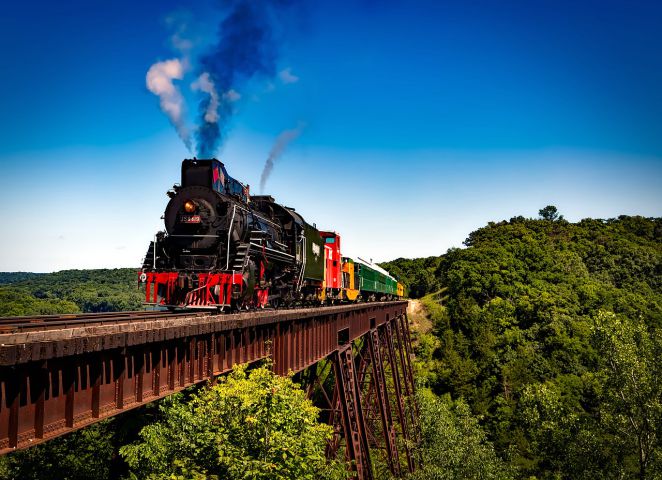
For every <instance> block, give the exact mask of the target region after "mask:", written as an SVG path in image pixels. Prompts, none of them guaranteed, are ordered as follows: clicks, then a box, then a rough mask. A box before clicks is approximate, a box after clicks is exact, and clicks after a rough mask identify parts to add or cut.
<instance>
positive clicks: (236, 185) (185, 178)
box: [182, 158, 250, 202]
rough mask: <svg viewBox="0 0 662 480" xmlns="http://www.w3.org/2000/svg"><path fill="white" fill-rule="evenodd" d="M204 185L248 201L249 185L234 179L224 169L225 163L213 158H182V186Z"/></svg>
mask: <svg viewBox="0 0 662 480" xmlns="http://www.w3.org/2000/svg"><path fill="white" fill-rule="evenodd" d="M193 186H195V187H206V188H211V189H212V190H215V191H217V192H218V193H222V194H224V195H232V196H235V197H237V198H239V199H240V200H241V201H243V202H248V201H249V188H250V187H249V186H248V185H244V184H242V183H241V182H239V181H237V180H235V179H234V178H232V177H231V176H230V175H228V171H227V170H226V169H225V165H223V163H222V162H221V161H219V160H217V159H215V158H212V159H211V160H198V159H196V158H194V159H192V160H184V161H183V162H182V187H183V188H186V187H193Z"/></svg>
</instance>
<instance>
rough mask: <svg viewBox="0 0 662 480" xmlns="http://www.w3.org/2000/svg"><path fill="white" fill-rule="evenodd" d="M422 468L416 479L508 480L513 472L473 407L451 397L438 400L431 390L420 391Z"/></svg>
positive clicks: (413, 478)
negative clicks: (473, 479) (470, 479)
mask: <svg viewBox="0 0 662 480" xmlns="http://www.w3.org/2000/svg"><path fill="white" fill-rule="evenodd" d="M417 397H418V404H419V405H420V423H421V441H422V445H421V446H420V449H421V452H422V467H421V468H420V469H419V470H418V471H417V472H416V473H415V474H414V475H412V477H411V478H412V480H454V479H458V478H464V479H467V478H480V479H484V480H508V479H511V478H513V472H512V471H511V468H510V467H509V466H508V464H507V463H506V462H504V461H503V460H502V459H501V458H499V457H498V456H497V455H496V453H495V451H494V447H493V445H492V444H491V443H490V442H489V441H488V440H487V435H486V433H485V431H484V430H483V429H482V428H481V427H480V425H479V424H478V420H477V418H476V417H475V416H474V415H473V414H472V413H471V410H470V409H469V406H468V405H467V404H466V403H465V402H464V401H463V400H462V399H460V400H457V401H452V400H451V399H450V396H449V395H445V396H443V397H437V396H436V395H435V394H434V393H432V392H431V391H430V390H428V389H421V390H420V391H419V392H418V395H417Z"/></svg>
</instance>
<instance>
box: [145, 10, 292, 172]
mask: <svg viewBox="0 0 662 480" xmlns="http://www.w3.org/2000/svg"><path fill="white" fill-rule="evenodd" d="M298 1H299V0H226V1H224V2H223V4H224V5H225V6H224V9H225V11H224V17H223V19H222V21H221V22H220V25H219V26H218V36H217V39H216V42H215V44H214V45H213V46H212V47H211V48H210V49H208V50H207V51H206V53H205V54H204V55H202V56H200V57H199V58H198V59H197V60H195V61H194V60H193V59H192V58H191V53H192V51H193V50H194V49H195V47H196V45H195V44H196V42H195V41H194V40H192V39H190V38H189V36H188V33H189V30H190V29H189V23H190V21H191V19H190V17H189V16H188V15H187V14H182V13H181V12H180V13H178V14H173V15H172V16H170V17H168V18H167V19H166V22H167V24H168V25H169V27H170V28H171V29H174V30H175V31H174V33H173V35H172V36H171V38H170V43H171V46H172V47H173V48H174V49H175V50H177V51H178V53H179V55H180V58H174V59H171V60H167V61H163V62H157V63H155V64H154V65H152V66H151V67H150V69H149V71H148V72H147V78H146V83H147V88H148V89H149V91H150V92H152V93H154V94H155V95H157V96H158V97H159V99H160V106H161V110H163V112H164V113H165V114H166V115H167V116H168V118H169V119H170V122H171V123H172V124H173V125H174V127H175V129H176V130H177V133H178V135H179V136H180V137H181V139H182V140H183V141H184V144H185V145H186V147H187V148H188V149H189V150H191V143H192V142H191V133H190V131H189V128H187V126H186V121H185V113H186V108H185V99H184V96H183V94H182V91H180V89H179V87H178V86H177V84H176V83H175V82H174V80H182V79H183V78H184V75H185V73H186V72H187V71H188V70H191V68H189V66H190V65H191V64H193V65H194V66H193V68H192V70H193V71H195V73H196V75H197V79H195V81H193V83H191V84H190V87H191V89H192V90H193V91H194V92H196V93H197V94H198V96H199V98H200V103H199V106H198V110H199V112H198V115H197V117H198V118H197V120H196V122H194V123H195V124H196V126H195V127H194V128H193V131H194V134H195V139H196V153H197V156H198V157H199V158H211V157H213V156H214V155H215V153H216V151H217V149H218V147H219V146H220V145H221V143H222V142H223V140H224V137H225V135H226V133H227V130H228V127H229V124H230V120H231V118H232V115H233V114H234V113H235V110H236V108H237V105H238V104H239V100H240V99H241V98H242V95H243V94H245V93H246V92H247V90H248V86H247V85H248V84H249V83H250V84H251V85H252V81H253V80H255V79H257V80H271V79H274V78H276V76H277V75H278V77H279V78H280V81H281V82H282V83H283V84H288V83H295V82H297V81H298V80H299V78H298V77H297V76H296V75H294V74H292V72H291V69H290V68H286V69H284V70H280V72H277V68H276V67H277V61H278V50H279V48H278V47H279V42H278V41H277V39H276V38H275V37H276V36H277V35H276V32H277V31H278V32H280V31H281V30H282V29H279V20H281V19H283V15H284V14H286V11H287V10H286V9H285V7H288V6H290V5H291V4H293V3H295V2H298ZM272 85H273V84H272ZM249 98H250V97H249ZM297 136H298V134H297ZM288 141H291V140H288ZM286 143H287V142H286ZM272 162H273V160H272ZM270 168H271V167H270ZM267 176H268V174H267Z"/></svg>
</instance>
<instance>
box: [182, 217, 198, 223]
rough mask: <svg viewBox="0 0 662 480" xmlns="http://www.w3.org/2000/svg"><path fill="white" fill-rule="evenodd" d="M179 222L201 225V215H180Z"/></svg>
mask: <svg viewBox="0 0 662 480" xmlns="http://www.w3.org/2000/svg"><path fill="white" fill-rule="evenodd" d="M179 221H180V222H182V223H200V215H180V216H179Z"/></svg>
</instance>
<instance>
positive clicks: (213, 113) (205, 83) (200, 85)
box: [191, 72, 219, 123]
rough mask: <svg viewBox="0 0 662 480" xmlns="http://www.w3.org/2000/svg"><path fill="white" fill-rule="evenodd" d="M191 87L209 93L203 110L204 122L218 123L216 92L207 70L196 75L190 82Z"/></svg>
mask: <svg viewBox="0 0 662 480" xmlns="http://www.w3.org/2000/svg"><path fill="white" fill-rule="evenodd" d="M191 88H192V89H193V90H195V91H198V90H200V91H202V92H205V93H206V94H208V95H209V103H208V104H207V109H206V110H205V116H204V119H205V122H209V123H218V107H219V102H218V92H217V91H216V87H215V85H214V82H213V81H212V79H211V78H210V77H209V74H208V73H207V72H204V73H203V74H202V75H200V76H199V77H198V79H197V80H196V81H195V82H193V83H192V84H191Z"/></svg>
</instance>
